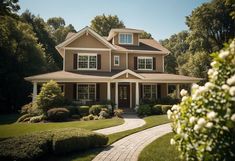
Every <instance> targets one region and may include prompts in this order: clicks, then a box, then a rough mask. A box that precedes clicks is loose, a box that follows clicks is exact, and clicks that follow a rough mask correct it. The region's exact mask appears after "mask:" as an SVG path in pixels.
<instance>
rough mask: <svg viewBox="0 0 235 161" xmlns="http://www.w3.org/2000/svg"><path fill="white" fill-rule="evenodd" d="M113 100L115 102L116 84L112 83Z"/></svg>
mask: <svg viewBox="0 0 235 161" xmlns="http://www.w3.org/2000/svg"><path fill="white" fill-rule="evenodd" d="M111 100H112V101H113V102H115V83H111Z"/></svg>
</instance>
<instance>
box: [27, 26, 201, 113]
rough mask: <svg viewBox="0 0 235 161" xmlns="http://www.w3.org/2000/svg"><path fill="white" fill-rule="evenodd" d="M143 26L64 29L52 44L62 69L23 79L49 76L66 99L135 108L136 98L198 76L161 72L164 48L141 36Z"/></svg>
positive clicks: (34, 80) (160, 92) (162, 91)
mask: <svg viewBox="0 0 235 161" xmlns="http://www.w3.org/2000/svg"><path fill="white" fill-rule="evenodd" d="M142 32H144V31H143V30H137V29H129V28H122V29H112V30H111V31H110V33H109V35H108V37H102V36H100V35H99V34H97V33H96V32H94V31H93V30H92V29H90V28H89V27H85V28H83V29H81V30H80V31H79V32H77V33H69V34H68V35H67V37H66V40H65V41H64V42H63V43H61V44H59V45H57V46H56V49H57V50H58V52H59V53H60V55H61V56H62V57H63V70H62V71H57V72H52V73H46V74H41V75H35V76H30V77H27V78H25V79H26V80H28V81H31V82H32V83H33V100H35V97H36V95H37V91H38V90H37V86H38V84H40V83H44V82H47V81H49V80H55V81H56V82H58V83H59V84H60V85H61V86H62V88H63V92H64V95H65V97H66V98H68V99H71V100H76V101H79V102H80V103H87V102H89V101H101V100H112V101H114V102H115V104H116V105H117V107H130V108H133V107H136V105H139V103H140V100H141V99H160V98H163V97H166V96H167V95H168V93H169V91H170V89H172V86H173V89H175V90H176V91H177V97H179V90H180V85H183V84H192V83H195V82H198V81H200V79H199V78H194V77H188V76H183V75H176V74H168V73H164V58H165V56H166V55H168V54H169V50H167V49H166V48H164V47H163V46H162V45H161V44H159V43H158V42H157V41H156V40H154V39H141V38H140V34H141V33H142Z"/></svg>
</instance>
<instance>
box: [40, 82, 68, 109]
mask: <svg viewBox="0 0 235 161" xmlns="http://www.w3.org/2000/svg"><path fill="white" fill-rule="evenodd" d="M36 103H37V105H38V107H39V108H40V109H42V110H43V111H44V112H46V111H47V110H49V109H51V108H54V107H59V106H63V105H64V103H65V99H64V95H63V93H62V91H61V88H60V86H59V85H58V84H57V83H56V82H55V81H53V80H50V81H49V82H48V83H44V84H43V86H42V88H41V91H40V93H39V94H38V95H37V98H36Z"/></svg>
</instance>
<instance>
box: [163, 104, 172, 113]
mask: <svg viewBox="0 0 235 161" xmlns="http://www.w3.org/2000/svg"><path fill="white" fill-rule="evenodd" d="M171 108H172V105H162V113H163V114H166V113H167V111H168V110H170V109H171Z"/></svg>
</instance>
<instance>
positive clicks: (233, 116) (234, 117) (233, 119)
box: [231, 114, 235, 122]
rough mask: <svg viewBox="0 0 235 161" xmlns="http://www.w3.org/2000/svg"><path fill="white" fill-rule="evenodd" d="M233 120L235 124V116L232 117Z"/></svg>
mask: <svg viewBox="0 0 235 161" xmlns="http://www.w3.org/2000/svg"><path fill="white" fill-rule="evenodd" d="M231 120H232V121H234V122H235V114H233V115H232V116H231Z"/></svg>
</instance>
